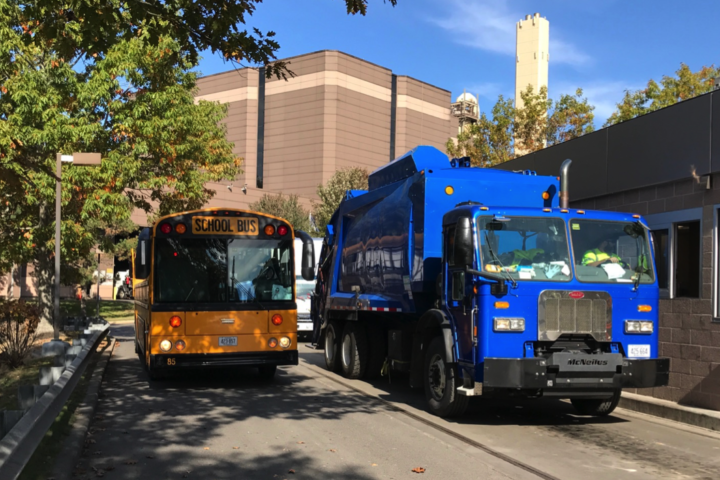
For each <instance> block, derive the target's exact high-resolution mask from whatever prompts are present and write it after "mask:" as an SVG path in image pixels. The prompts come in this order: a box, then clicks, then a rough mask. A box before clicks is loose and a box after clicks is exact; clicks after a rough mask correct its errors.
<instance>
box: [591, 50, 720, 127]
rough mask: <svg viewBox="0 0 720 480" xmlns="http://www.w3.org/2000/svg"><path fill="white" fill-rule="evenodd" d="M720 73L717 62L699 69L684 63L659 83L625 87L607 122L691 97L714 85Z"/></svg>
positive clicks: (628, 117) (619, 120) (614, 122)
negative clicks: (632, 87)
mask: <svg viewBox="0 0 720 480" xmlns="http://www.w3.org/2000/svg"><path fill="white" fill-rule="evenodd" d="M718 77H720V68H715V66H714V65H710V66H709V67H702V68H701V69H700V70H698V71H697V72H693V71H692V70H690V67H688V66H687V65H685V64H684V63H681V64H680V68H679V69H678V70H677V71H676V72H675V77H668V76H663V78H662V80H660V83H659V84H658V83H657V82H656V81H655V80H650V81H649V82H648V84H647V86H646V87H645V88H644V89H641V90H636V91H634V92H630V91H625V96H624V97H623V99H622V101H621V102H620V103H618V104H617V110H615V112H613V114H612V115H610V117H609V118H608V119H607V121H606V122H605V126H606V127H607V126H610V125H615V124H616V123H620V122H624V121H625V120H630V119H633V118H635V117H639V116H641V115H645V114H646V113H650V112H654V111H655V110H659V109H661V108H665V107H669V106H670V105H674V104H676V103H678V102H681V101H683V100H688V99H690V98H693V97H697V96H698V95H702V94H703V93H707V92H710V91H711V90H712V89H713V88H714V83H715V82H714V80H715V79H716V78H718Z"/></svg>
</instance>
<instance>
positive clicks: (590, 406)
mask: <svg viewBox="0 0 720 480" xmlns="http://www.w3.org/2000/svg"><path fill="white" fill-rule="evenodd" d="M621 392H622V390H615V392H614V393H613V395H612V397H610V398H606V399H602V400H595V399H589V398H573V399H571V400H570V402H571V403H572V404H573V407H575V410H577V411H578V413H579V414H580V415H592V416H594V417H604V416H606V415H610V414H611V413H612V412H613V410H615V407H617V406H618V403H619V402H620V393H621Z"/></svg>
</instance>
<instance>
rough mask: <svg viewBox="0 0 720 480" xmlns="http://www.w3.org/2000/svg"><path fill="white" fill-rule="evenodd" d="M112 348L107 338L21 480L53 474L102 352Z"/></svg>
mask: <svg viewBox="0 0 720 480" xmlns="http://www.w3.org/2000/svg"><path fill="white" fill-rule="evenodd" d="M109 346H110V342H109V341H108V339H107V337H105V339H104V340H103V341H102V343H100V345H99V346H98V349H97V353H96V354H94V355H93V356H92V358H91V359H90V363H89V364H88V366H87V368H86V369H85V372H83V375H82V377H80V381H79V382H78V384H77V385H76V386H75V390H74V391H73V392H72V393H71V394H70V398H68V400H67V402H65V406H64V407H63V409H62V410H61V411H60V414H58V416H57V417H55V421H54V422H53V424H52V425H51V426H50V429H49V430H48V431H47V433H46V434H45V436H44V437H43V439H42V441H41V442H40V445H38V447H37V449H35V453H33V455H32V457H30V460H29V461H28V463H27V465H25V468H24V469H23V471H22V473H21V474H20V477H19V478H20V480H47V479H48V478H49V477H50V475H51V474H52V469H53V467H54V466H55V460H56V458H57V456H58V455H59V454H60V452H61V451H62V449H63V447H64V446H65V442H66V439H67V436H68V435H69V434H70V430H71V428H72V424H73V421H74V416H75V411H76V410H77V408H78V406H80V404H81V403H82V401H83V399H84V398H85V395H86V394H87V390H88V386H89V384H90V378H91V377H92V374H93V372H94V371H95V367H96V365H97V363H98V361H99V360H100V357H101V356H102V352H104V351H105V349H107V348H108V347H109Z"/></svg>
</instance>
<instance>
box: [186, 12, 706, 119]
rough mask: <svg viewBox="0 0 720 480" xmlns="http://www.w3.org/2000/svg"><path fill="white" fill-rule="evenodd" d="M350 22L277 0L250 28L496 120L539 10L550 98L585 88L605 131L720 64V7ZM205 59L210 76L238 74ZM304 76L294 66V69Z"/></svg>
mask: <svg viewBox="0 0 720 480" xmlns="http://www.w3.org/2000/svg"><path fill="white" fill-rule="evenodd" d="M368 3H369V7H368V13H367V16H365V17H363V16H360V15H356V16H349V15H347V14H346V11H345V2H343V0H265V1H264V3H261V4H259V5H258V7H257V10H256V12H255V13H254V14H253V15H252V16H251V17H248V18H247V22H246V27H247V28H250V29H252V28H258V29H260V30H261V31H263V32H267V31H270V30H272V31H275V32H276V40H277V41H278V43H279V44H280V50H279V51H278V52H277V57H278V58H287V57H292V56H295V55H301V54H303V53H309V52H314V51H318V50H340V51H343V52H345V53H348V54H351V55H354V56H357V57H359V58H362V59H364V60H367V61H369V62H372V63H375V64H378V65H381V66H383V67H386V68H389V69H391V70H392V71H393V73H395V74H398V75H409V76H411V77H414V78H416V79H418V80H422V81H424V82H427V83H430V84H433V85H435V86H438V87H440V88H444V89H446V90H450V91H451V92H452V96H453V99H455V97H457V96H458V95H459V94H461V93H462V92H463V89H466V90H467V91H468V92H471V93H473V94H474V95H476V96H479V103H480V110H481V111H484V112H488V111H489V110H490V109H491V108H492V106H493V105H494V104H495V102H496V101H497V98H498V95H501V94H502V95H504V96H505V97H512V96H514V92H515V23H516V22H517V21H518V20H520V19H523V18H524V17H525V15H527V14H533V13H535V12H539V13H540V15H541V16H542V17H545V18H547V19H548V21H549V22H550V66H549V70H550V73H549V82H548V89H549V93H550V97H551V98H553V99H557V98H558V97H559V96H560V95H562V94H572V93H574V92H575V90H576V89H577V88H582V89H583V93H584V96H586V97H587V98H588V101H589V102H590V104H591V105H594V106H595V107H596V109H595V117H596V118H595V124H596V127H600V126H602V124H603V123H604V122H605V119H606V118H607V117H608V116H610V114H611V113H612V112H613V111H614V109H615V105H616V104H617V103H618V102H619V101H620V100H621V99H622V96H623V94H624V92H625V91H626V90H637V89H640V88H643V87H644V86H645V85H646V84H647V82H648V80H650V79H656V80H660V79H661V78H662V76H663V75H673V74H674V72H675V71H676V70H677V69H678V68H679V67H680V64H681V63H686V64H687V65H689V66H690V68H691V69H692V70H693V71H695V70H698V69H699V68H700V67H702V66H703V65H712V64H716V65H718V64H720V49H719V48H718V47H719V46H720V42H719V41H718V38H719V37H718V34H717V29H716V28H715V27H716V24H717V19H718V18H720V1H718V0H705V1H698V0H685V1H683V2H678V1H677V0H676V1H669V0H654V1H651V0H545V1H530V0H398V5H397V6H396V7H392V6H391V5H390V4H389V3H384V2H383V1H382V0H369V1H368ZM233 68H234V67H233V65H232V64H230V63H226V62H225V61H224V60H223V59H222V57H221V56H220V55H218V54H216V55H213V54H212V53H210V52H205V53H204V58H203V60H202V61H201V63H200V65H199V69H200V71H201V73H202V74H203V75H210V74H213V73H218V72H224V71H228V70H232V69H233ZM290 69H292V65H291V66H290Z"/></svg>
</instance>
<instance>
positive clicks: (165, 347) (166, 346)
mask: <svg viewBox="0 0 720 480" xmlns="http://www.w3.org/2000/svg"><path fill="white" fill-rule="evenodd" d="M170 349H172V342H171V341H170V340H163V341H162V342H160V350H162V351H163V352H169V351H170Z"/></svg>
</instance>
